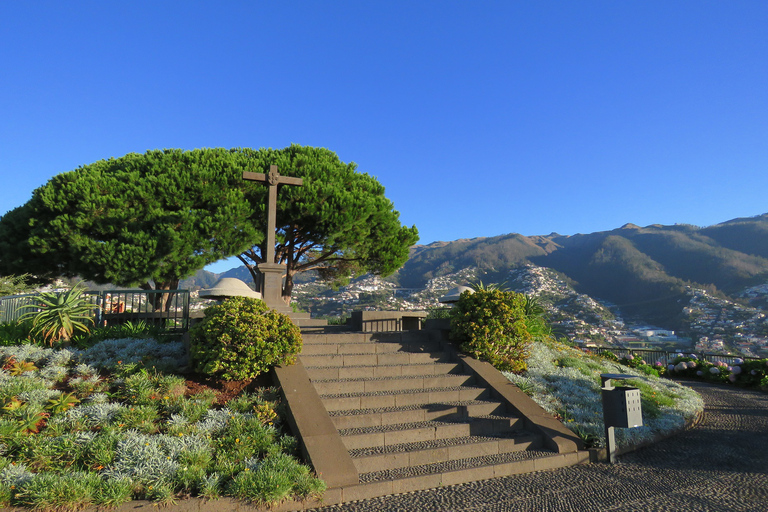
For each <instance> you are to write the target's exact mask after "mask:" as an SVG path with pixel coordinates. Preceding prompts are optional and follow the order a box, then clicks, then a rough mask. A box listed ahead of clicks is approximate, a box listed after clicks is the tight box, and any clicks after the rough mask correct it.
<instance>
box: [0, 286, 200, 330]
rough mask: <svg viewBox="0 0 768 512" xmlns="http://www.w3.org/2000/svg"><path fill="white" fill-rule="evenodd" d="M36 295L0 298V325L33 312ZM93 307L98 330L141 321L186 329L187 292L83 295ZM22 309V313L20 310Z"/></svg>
mask: <svg viewBox="0 0 768 512" xmlns="http://www.w3.org/2000/svg"><path fill="white" fill-rule="evenodd" d="M37 295H38V294H36V293H31V294H24V295H10V296H8V297H0V322H13V321H16V320H18V319H19V317H21V316H22V315H23V314H24V313H26V312H27V311H34V308H30V307H25V306H32V305H34V304H35V303H36V297H37ZM83 295H84V296H85V297H87V298H88V299H89V300H90V301H91V303H93V305H94V306H95V307H94V310H93V315H94V323H95V325H96V326H98V327H104V326H107V325H115V324H121V323H125V322H138V321H143V322H145V323H146V324H148V325H154V326H158V327H163V328H166V329H169V330H174V331H186V330H187V329H189V290H103V291H95V292H85V293H83ZM22 308H23V309H22Z"/></svg>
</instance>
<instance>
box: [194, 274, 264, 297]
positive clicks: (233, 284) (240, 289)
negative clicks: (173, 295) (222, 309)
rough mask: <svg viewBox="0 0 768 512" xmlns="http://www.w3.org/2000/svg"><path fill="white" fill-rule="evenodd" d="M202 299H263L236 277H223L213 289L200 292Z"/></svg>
mask: <svg viewBox="0 0 768 512" xmlns="http://www.w3.org/2000/svg"><path fill="white" fill-rule="evenodd" d="M200 297H201V298H204V299H214V300H224V299H226V298H227V297H250V298H252V299H261V294H260V293H259V292H255V291H253V290H251V288H250V287H249V286H248V285H247V284H245V283H244V282H243V281H241V280H240V279H235V278H234V277H222V278H221V279H219V280H218V282H217V283H216V284H214V285H213V286H212V287H211V288H206V289H203V290H200Z"/></svg>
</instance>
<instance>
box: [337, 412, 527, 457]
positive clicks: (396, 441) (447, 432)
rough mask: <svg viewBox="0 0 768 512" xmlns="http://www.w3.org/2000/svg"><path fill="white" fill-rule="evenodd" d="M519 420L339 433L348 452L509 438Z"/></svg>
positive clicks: (499, 418)
mask: <svg viewBox="0 0 768 512" xmlns="http://www.w3.org/2000/svg"><path fill="white" fill-rule="evenodd" d="M517 423H518V420H517V419H516V418H509V417H503V416H487V417H482V418H461V419H456V420H454V421H439V420H434V421H421V422H417V423H397V424H394V425H379V426H374V427H361V428H346V429H339V434H340V435H341V441H342V442H343V443H344V446H346V447H347V449H348V450H354V449H359V448H372V447H379V448H383V447H387V446H393V445H400V444H403V443H419V442H432V441H435V440H442V439H450V438H455V437H467V436H473V435H474V436H487V435H498V434H506V433H509V432H510V431H512V430H514V428H515V425H516V424H517Z"/></svg>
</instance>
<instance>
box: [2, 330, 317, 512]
mask: <svg viewBox="0 0 768 512" xmlns="http://www.w3.org/2000/svg"><path fill="white" fill-rule="evenodd" d="M184 355H185V353H184V347H183V345H182V344H181V343H180V342H163V343H161V342H158V341H155V340H152V339H141V340H137V339H120V340H105V341H102V342H99V343H97V344H95V345H94V346H92V347H91V348H89V349H86V350H78V349H75V348H63V349H53V348H43V347H40V346H36V345H18V346H7V347H0V367H1V369H0V508H2V507H5V506H9V505H17V506H29V507H33V508H35V509H44V510H75V509H79V508H83V507H85V506H90V505H96V506H99V507H109V506H116V505H119V504H121V503H124V502H127V501H130V500H132V499H147V500H153V501H155V502H158V503H159V504H169V503H174V502H175V501H176V500H177V499H179V498H183V497H187V496H199V497H203V498H206V499H214V498H217V497H219V496H232V497H235V498H240V499H245V500H248V501H253V502H257V503H263V504H270V503H277V502H280V501H283V500H285V499H288V498H305V497H308V496H315V495H318V494H321V493H322V492H323V490H324V484H323V482H322V481H320V480H318V479H317V478H315V477H314V476H313V475H312V474H311V472H310V469H309V468H308V467H307V466H305V465H303V464H301V463H299V461H298V460H297V459H296V458H295V455H296V448H297V444H296V441H295V439H294V438H292V437H291V436H289V435H287V434H286V433H284V432H283V430H282V429H281V428H280V427H281V417H280V415H279V414H278V412H279V411H280V406H279V403H278V401H279V398H278V394H277V393H276V390H274V389H266V390H260V391H257V392H253V393H244V394H241V395H240V396H238V397H236V398H234V399H232V400H230V401H229V402H227V403H226V404H225V405H224V406H217V405H215V404H214V401H215V398H216V396H215V392H213V391H212V390H210V389H208V390H205V391H202V392H199V393H196V394H192V395H191V396H187V395H189V394H190V393H189V392H187V388H186V384H185V382H186V381H185V378H184V377H183V376H180V375H178V374H176V370H178V366H179V364H180V363H181V362H182V361H184V359H185V357H184Z"/></svg>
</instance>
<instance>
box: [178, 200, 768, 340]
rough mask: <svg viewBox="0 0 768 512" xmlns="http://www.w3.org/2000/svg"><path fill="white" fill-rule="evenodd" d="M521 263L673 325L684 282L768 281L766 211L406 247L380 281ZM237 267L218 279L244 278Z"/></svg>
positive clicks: (417, 282) (717, 289)
mask: <svg viewBox="0 0 768 512" xmlns="http://www.w3.org/2000/svg"><path fill="white" fill-rule="evenodd" d="M528 264H532V265H536V266H539V267H544V268H549V269H551V270H554V271H556V272H558V273H560V274H562V275H563V276H565V277H567V278H568V279H569V280H570V281H572V282H573V287H574V289H575V290H576V291H577V292H578V293H583V294H586V295H589V296H591V297H595V298H598V299H601V300H605V301H609V302H611V303H613V304H616V305H617V306H618V307H619V308H621V310H622V312H623V313H625V314H626V315H628V316H636V317H642V318H644V319H645V320H646V321H648V322H651V323H654V324H656V325H660V326H664V327H668V328H677V327H679V326H680V317H681V312H682V310H683V308H684V307H685V304H686V303H687V301H688V299H687V295H686V294H687V291H686V290H687V287H690V286H694V287H695V288H698V289H704V290H707V291H708V292H710V293H713V294H715V295H718V296H721V297H723V298H729V299H731V300H740V299H739V297H738V294H739V293H740V292H742V291H743V290H744V289H746V288H748V287H750V286H755V285H761V284H764V283H768V213H766V214H762V215H757V216H754V217H741V218H737V219H732V220H729V221H725V222H722V223H719V224H715V225H713V226H707V227H698V226H692V225H689V224H674V225H668V226H665V225H660V224H652V225H649V226H645V227H641V226H637V225H635V224H632V223H625V224H624V225H622V226H621V227H619V228H616V229H613V230H608V231H598V232H594V233H586V234H582V233H577V234H575V235H560V234H558V233H550V234H549V235H534V236H525V235H521V234H518V233H506V234H502V235H497V236H494V237H476V238H462V239H458V240H454V241H436V242H432V243H430V244H425V245H415V246H413V247H412V248H411V256H410V258H409V259H408V261H407V262H406V263H405V265H403V267H402V268H401V269H400V270H398V272H397V273H395V274H394V275H393V276H392V277H390V278H387V281H390V282H393V283H394V284H396V285H397V286H399V287H402V288H409V289H417V288H422V287H424V286H426V285H427V283H428V282H430V281H431V280H434V279H436V278H440V277H441V276H448V275H453V274H456V273H458V272H459V271H461V270H462V269H470V268H472V269H477V273H478V275H479V276H482V279H483V280H484V281H485V282H486V283H492V282H502V281H504V280H505V279H506V278H507V276H508V275H509V273H510V271H512V270H513V269H516V268H519V267H521V266H524V265H528ZM243 271H245V269H244V268H242V269H240V270H239V269H233V270H230V271H228V272H225V273H223V274H218V275H217V277H240V278H241V279H242V278H243V277H245V278H246V279H245V280H249V279H248V278H249V277H250V276H249V275H248V274H247V271H246V272H245V273H243ZM241 276H242V277H241ZM191 284H193V283H191Z"/></svg>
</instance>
